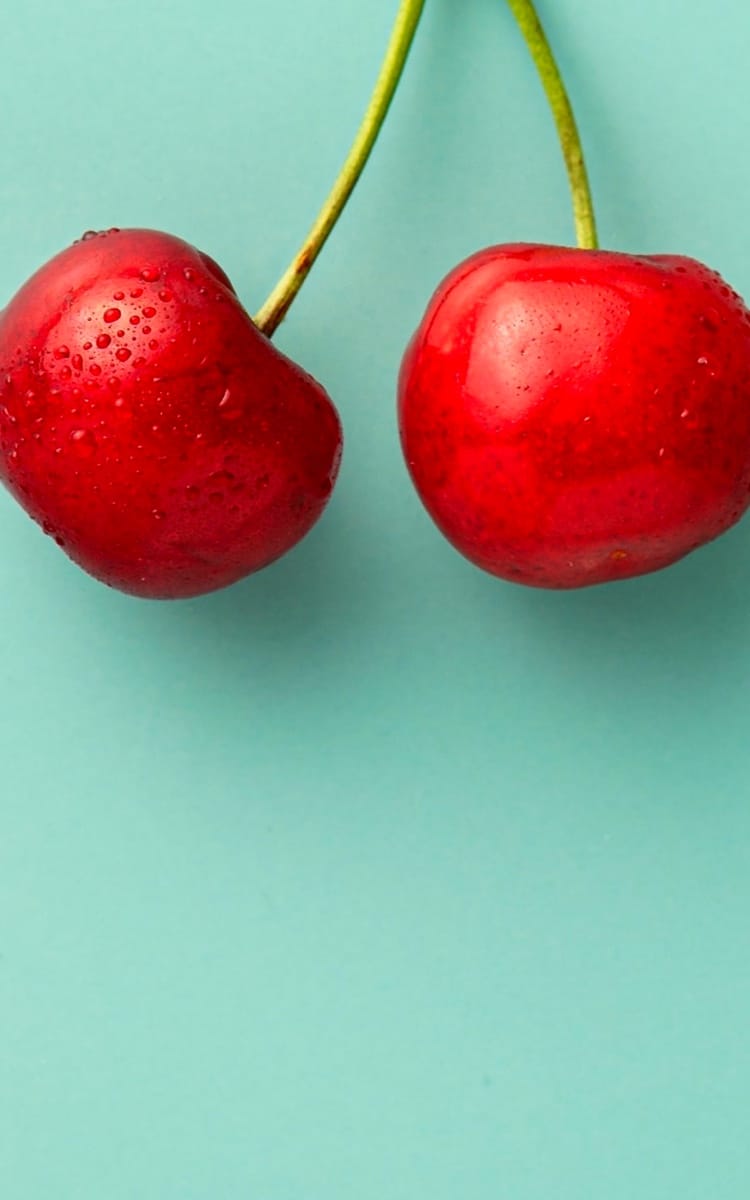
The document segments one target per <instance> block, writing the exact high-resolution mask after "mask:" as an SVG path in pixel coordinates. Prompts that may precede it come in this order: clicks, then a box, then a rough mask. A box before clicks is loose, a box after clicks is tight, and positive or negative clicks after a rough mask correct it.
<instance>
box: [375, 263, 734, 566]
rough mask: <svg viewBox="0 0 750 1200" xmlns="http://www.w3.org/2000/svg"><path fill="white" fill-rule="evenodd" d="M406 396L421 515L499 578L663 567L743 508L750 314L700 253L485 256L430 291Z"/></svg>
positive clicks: (406, 377) (409, 362)
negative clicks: (687, 255)
mask: <svg viewBox="0 0 750 1200" xmlns="http://www.w3.org/2000/svg"><path fill="white" fill-rule="evenodd" d="M399 391H400V395H399V409H400V426H401V439H402V445H403V449H404V454H405V456H406V461H407V463H408V466H409V470H410V472H411V475H412V478H413V480H414V483H415V485H416V488H417V491H418V492H419V495H420V497H421V498H422V501H423V502H424V505H425V507H426V508H427V510H428V512H429V513H430V514H431V516H432V517H433V519H434V520H435V522H436V523H437V525H438V526H439V527H440V529H441V530H442V531H443V533H444V534H445V535H446V537H447V538H448V539H449V540H450V541H451V542H452V543H453V545H454V546H455V547H456V548H457V549H458V550H460V551H461V552H462V553H463V554H465V555H466V557H467V558H469V559H471V561H472V562H474V563H476V564H477V565H478V566H480V567H483V568H484V569H485V570H486V571H490V572H491V573H492V574H495V575H500V576H502V577H503V578H505V579H511V580H515V581H516V582H519V583H526V584H533V585H536V586H539V587H552V588H570V587H581V586H583V585H586V584H593V583H603V582H606V581H608V580H613V579H622V578H624V577H626V576H630V575H639V574H642V573H644V572H646V571H654V570H657V569H658V568H660V567H665V566H667V565H668V564H669V563H672V562H674V561H675V560H676V559H678V558H681V557H682V556H683V555H684V554H687V553H689V552H690V551H691V550H694V549H695V548H696V547H698V546H701V545H703V544H704V543H705V542H708V541H710V540H711V539H712V538H715V537H717V536H718V535H719V534H720V533H723V532H724V531H725V530H726V529H728V528H729V527H730V526H731V525H733V524H734V522H735V521H737V520H738V518H739V517H740V516H741V515H742V513H743V512H744V511H745V509H746V508H747V507H748V503H750V313H748V310H747V309H746V308H745V306H744V304H743V303H742V301H741V300H740V298H739V296H737V294H736V293H735V292H733V291H731V289H730V288H729V287H728V286H727V285H726V284H725V283H724V281H723V280H722V279H721V277H720V276H719V275H717V274H716V272H715V271H711V270H709V268H708V267H705V266H703V265H701V263H698V262H696V261H694V260H693V259H689V258H678V257H673V256H653V257H636V256H630V255H626V254H616V253H610V252H605V251H595V250H591V251H589V250H576V249H565V248H560V247H554V246H534V245H506V246H495V247H492V248H490V249H488V250H484V251H482V252H481V253H479V254H476V255H474V256H473V257H472V258H469V259H468V260H467V261H466V262H464V263H463V264H462V265H461V266H459V267H457V268H456V270H454V271H453V272H452V273H451V274H450V275H448V277H447V278H446V279H445V280H444V281H443V283H442V284H441V285H440V287H439V288H438V289H437V291H436V293H435V295H434V296H433V298H432V300H431V301H430V304H429V306H428V308H427V312H426V314H425V317H424V319H423V321H422V323H421V325H420V326H419V329H418V330H417V332H416V334H415V336H414V338H413V339H412V342H411V344H410V346H409V348H408V350H407V352H406V355H405V358H404V361H403V365H402V369H401V377H400V389H399Z"/></svg>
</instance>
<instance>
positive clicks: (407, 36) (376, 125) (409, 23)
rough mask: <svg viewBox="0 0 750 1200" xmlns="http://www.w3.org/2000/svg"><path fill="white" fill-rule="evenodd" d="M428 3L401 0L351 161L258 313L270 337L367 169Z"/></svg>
mask: <svg viewBox="0 0 750 1200" xmlns="http://www.w3.org/2000/svg"><path fill="white" fill-rule="evenodd" d="M424 3H425V0H401V6H400V8H399V10H398V15H397V16H396V21H395V24H394V26H393V32H392V33H391V38H390V41H389V43H388V49H387V50H386V53H385V58H384V59H383V65H382V67H381V68H380V74H379V75H378V79H377V82H376V84H375V89H374V91H373V93H372V96H371V98H370V103H369V104H368V106H367V111H366V113H365V115H364V118H363V120H362V124H361V125H360V127H359V130H358V131H357V136H356V137H355V139H354V142H353V143H352V148H351V150H350V151H349V154H348V155H347V158H346V161H345V163H344V165H343V167H342V168H341V171H340V173H339V175H338V178H337V179H336V182H335V183H334V185H333V188H332V189H331V191H330V193H329V195H328V198H327V199H326V201H325V203H324V205H323V207H322V208H321V210H320V212H319V214H318V216H317V218H316V220H315V223H314V225H313V226H312V228H311V230H310V232H309V233H308V235H307V237H306V239H305V241H304V243H303V245H302V247H301V249H300V251H299V253H298V254H297V255H296V256H295V257H294V259H293V260H292V262H291V263H290V264H289V266H288V267H287V269H286V271H285V272H284V274H283V275H282V277H281V279H280V280H279V282H278V283H277V284H276V287H275V288H274V289H273V291H272V292H271V295H270V296H269V297H268V299H267V300H266V302H265V304H264V305H263V307H262V308H261V309H259V311H258V312H257V314H256V316H255V317H254V321H255V324H256V325H257V327H258V329H259V330H260V331H261V333H264V334H265V335H266V337H272V336H273V334H274V332H275V331H276V329H278V327H279V325H280V324H281V322H282V321H283V320H284V317H285V316H286V314H287V312H288V311H289V308H290V306H291V304H292V301H293V300H294V298H295V296H296V295H297V293H298V291H299V290H300V288H301V287H302V284H303V283H304V282H305V280H306V278H307V276H308V275H309V273H310V270H311V268H312V266H313V263H314V262H315V260H316V258H317V257H318V255H319V254H320V252H321V250H322V249H323V246H324V245H325V243H326V241H327V239H328V236H329V234H330V233H331V231H332V229H333V227H334V225H335V224H336V222H337V221H338V219H339V217H340V216H341V213H342V212H343V210H344V206H345V205H346V202H347V200H348V199H349V197H350V196H351V194H352V192H353V190H354V186H355V184H356V183H357V180H358V179H359V177H360V175H361V174H362V171H363V170H364V167H365V164H366V162H367V160H368V158H369V157H370V151H371V150H372V148H373V146H374V145H375V142H376V139H377V136H378V134H379V133H380V129H381V127H382V125H383V122H384V120H385V117H386V114H387V112H388V109H389V107H390V104H391V100H392V99H393V96H394V93H395V91H396V88H397V86H398V82H399V80H400V78H401V74H402V72H403V69H404V66H405V64H406V59H407V57H408V54H409V50H410V48H411V44H412V41H413V39H414V34H415V33H416V31H417V25H418V24H419V18H420V17H421V15H422V9H423V8H424Z"/></svg>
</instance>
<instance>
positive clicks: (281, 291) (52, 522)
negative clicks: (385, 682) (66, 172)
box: [0, 0, 424, 599]
mask: <svg viewBox="0 0 750 1200" xmlns="http://www.w3.org/2000/svg"><path fill="white" fill-rule="evenodd" d="M423 4H424V0H401V5H400V8H399V12H398V15H397V18H396V23H395V25H394V29H393V33H392V35H391V38H390V41H389V45H388V48H387V51H386V56H385V60H384V63H383V67H382V69H381V72H380V75H379V77H378V80H377V83H376V86H375V90H374V92H373V96H372V99H371V101H370V104H369V106H368V108H367V111H366V113H365V117H364V120H363V122H362V125H361V126H360V129H359V131H358V133H357V136H356V138H355V141H354V143H353V145H352V149H351V151H350V153H349V155H348V157H347V159H346V161H345V163H344V166H343V168H342V170H341V172H340V174H339V177H338V178H337V180H336V181H335V183H334V186H333V189H332V191H331V193H330V195H329V197H328V198H327V200H326V202H325V204H324V205H323V208H322V210H321V213H320V215H319V217H318V218H317V220H316V222H315V223H314V225H313V227H312V229H311V230H310V233H309V235H308V237H307V239H306V241H305V243H304V244H303V246H302V249H301V250H300V252H299V253H298V254H297V256H296V257H295V258H294V260H293V261H292V263H291V264H290V266H289V268H288V270H287V271H286V272H285V274H284V275H283V276H282V278H281V280H280V281H279V283H278V285H277V286H276V288H275V289H274V290H273V292H272V293H271V295H270V296H269V298H268V300H267V301H266V303H265V304H264V305H263V307H262V308H261V310H260V311H259V313H258V314H257V316H256V317H255V319H254V320H253V319H251V318H250V316H248V314H247V313H246V311H245V310H244V308H243V307H242V305H241V304H240V302H239V300H238V298H237V296H236V294H235V291H234V288H233V287H232V284H231V283H230V281H229V279H228V278H227V276H226V275H225V273H224V272H223V270H222V269H221V268H220V267H219V266H218V265H217V264H216V263H215V262H214V261H213V259H211V258H209V257H208V255H206V254H202V253H200V252H199V251H198V250H196V249H195V248H194V247H193V246H190V245H188V243H187V242H184V241H182V240H180V239H179V238H176V237H173V236H171V235H170V234H167V233H159V232H155V231H153V230H145V229H127V230H118V229H111V230H109V231H108V232H106V233H99V234H97V233H87V234H85V235H84V237H83V238H82V239H81V240H80V241H79V242H77V243H75V244H74V245H73V246H71V247H69V248H68V249H67V250H64V251H63V252H62V253H61V254H58V255H57V256H56V257H55V258H53V259H51V261H50V262H48V263H47V264H46V265H45V266H43V267H42V268H41V269H40V270H38V271H37V272H36V274H34V275H33V276H32V277H31V279H29V280H28V282H27V283H26V284H24V286H23V287H22V288H21V289H20V291H19V292H18V293H17V295H16V296H15V297H14V298H13V299H12V300H11V301H10V303H9V304H8V306H7V307H6V308H5V309H4V310H3V311H2V312H0V480H2V482H3V483H5V484H6V486H7V487H8V488H9V490H10V491H11V492H12V494H13V495H14V496H15V497H16V498H17V499H18V500H19V501H20V503H21V504H22V505H23V507H24V508H25V509H26V511H27V512H28V513H29V514H30V515H31V516H32V517H33V518H34V519H35V520H36V521H37V522H38V523H39V524H40V525H41V526H42V528H43V529H44V530H45V532H47V533H48V534H50V535H51V536H53V537H54V538H55V540H56V541H57V543H58V544H59V545H60V546H61V547H62V548H63V549H64V550H65V551H66V552H67V553H68V554H69V555H70V557H71V558H72V559H73V560H74V561H75V562H77V563H79V564H80V565H81V566H82V567H84V568H85V569H86V570H87V571H89V572H90V573H91V574H92V575H95V576H96V577H97V578H98V579H101V580H102V581H103V582H104V583H107V584H109V585H111V586H112V587H116V588H120V589H121V590H123V591H125V592H130V593H133V594H134V595H138V596H144V597H152V598H170V599H171V598H177V597H186V596H195V595H199V594H201V593H203V592H208V591H212V590H214V589H215V588H220V587H224V586H225V585H227V584H230V583H233V582H234V581H235V580H238V579H240V578H242V577H243V576H244V575H247V574H249V573H250V572H252V571H256V570H258V569H259V568H261V567H264V566H266V565H267V564H268V563H270V562H272V561H273V560H274V559H276V558H278V557H279V556H280V555H282V554H284V553H285V552H286V551H287V550H289V549H290V548H291V547H292V546H294V545H295V544H296V543H297V542H298V541H299V540H300V538H302V537H304V535H305V534H306V533H307V532H308V530H309V529H310V528H311V527H312V525H314V523H315V522H316V521H317V519H318V518H319V516H320V515H321V513H322V512H323V509H324V508H325V506H326V503H327V501H328V498H329V496H330V493H331V489H332V487H333V484H334V482H335V479H336V474H337V471H338V466H339V460H340V457H341V441H342V438H341V425H340V422H339V418H338V415H337V413H336V410H335V408H334V406H333V404H332V403H331V401H330V399H329V397H328V396H327V395H326V393H325V391H324V390H323V388H322V387H321V386H320V385H319V384H318V383H316V382H315V380H314V379H312V378H311V377H310V376H309V375H308V374H307V373H306V372H305V371H303V370H302V368H301V367H299V366H297V365H296V364H295V363H293V362H291V361H290V359H288V358H287V357H286V356H285V355H283V354H282V353H281V352H280V351H279V350H277V349H276V348H275V347H274V346H273V344H272V343H271V341H270V338H271V336H272V334H273V333H274V331H275V330H276V328H277V327H278V325H279V323H280V322H281V321H282V320H283V318H284V316H285V314H286V313H287V311H288V309H289V306H290V304H291V303H292V301H293V299H294V297H295V296H296V294H297V292H298V291H299V288H300V286H301V284H302V283H303V281H304V280H305V278H306V277H307V275H308V273H309V271H310V269H311V267H312V265H313V263H314V262H315V259H316V258H317V256H318V254H319V253H320V250H321V249H322V247H323V245H324V243H325V241H326V239H327V238H328V236H329V234H330V232H331V230H332V229H333V227H334V225H335V223H336V220H337V218H338V216H339V215H340V213H341V211H342V209H343V207H344V205H345V203H346V201H347V199H348V197H349V195H350V194H351V192H352V189H353V188H354V186H355V184H356V182H357V180H358V178H359V177H360V174H361V172H362V169H363V167H364V165H365V163H366V161H367V159H368V157H369V154H370V151H371V150H372V147H373V145H374V143H375V140H376V137H377V135H378V132H379V130H380V128H381V126H382V124H383V121H384V119H385V116H386V113H387V111H388V108H389V105H390V102H391V100H392V98H393V95H394V92H395V90H396V86H397V84H398V81H399V79H400V76H401V73H402V70H403V67H404V64H405V61H406V58H407V55H408V52H409V48H410V46H411V42H412V39H413V37H414V34H415V32H416V28H417V25H418V22H419V18H420V15H421V11H422V7H423Z"/></svg>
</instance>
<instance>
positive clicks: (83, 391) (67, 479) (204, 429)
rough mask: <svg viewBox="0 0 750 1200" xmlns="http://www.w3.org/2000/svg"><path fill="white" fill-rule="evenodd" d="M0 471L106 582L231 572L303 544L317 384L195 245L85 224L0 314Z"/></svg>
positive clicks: (172, 593)
mask: <svg viewBox="0 0 750 1200" xmlns="http://www.w3.org/2000/svg"><path fill="white" fill-rule="evenodd" d="M0 452H1V453H0V475H1V476H2V479H3V482H4V483H5V484H6V485H7V487H8V488H9V489H10V490H11V492H12V493H13V494H14V495H15V496H16V498H17V499H18V500H19V501H20V502H21V504H22V505H23V506H24V508H25V509H26V510H27V512H29V513H30V515H31V516H32V517H34V519H35V520H37V521H38V522H39V523H40V524H41V525H42V527H43V528H44V529H45V530H46V532H48V533H49V534H51V535H52V536H53V537H55V539H56V540H57V541H58V544H59V545H61V546H63V547H64V549H65V550H66V551H67V553H68V554H69V555H70V557H71V558H73V559H74V560H75V561H76V562H77V563H79V564H80V565H81V566H82V567H84V568H85V569H86V570H87V571H89V572H91V574H92V575H95V576H97V578H99V579H101V580H102V581H103V582H105V583H108V584H110V585H112V586H113V587H117V588H121V589H122V590H123V591H126V592H132V593H134V594H136V595H140V596H149V597H170V598H171V597H181V596H191V595H196V594H198V593H201V592H206V591H210V590H212V589H214V588H219V587H223V586H224V585H226V584H229V583H233V582H234V581H235V580H237V579H240V578H241V577H242V576H243V575H247V574H248V573H249V572H251V571H255V570H257V569H258V568H259V567H263V566H265V565H266V564H267V563H269V562H271V561H272V560H273V559H275V558H278V556H279V555H281V554H283V553H284V552H285V551H286V550H288V549H289V548H290V547H291V546H293V545H294V544H295V543H296V542H298V541H299V539H300V538H301V537H303V536H304V534H305V533H307V531H308V530H309V529H310V527H311V526H312V525H313V524H314V522H315V521H316V520H317V519H318V517H319V516H320V514H321V513H322V511H323V509H324V507H325V504H326V502H327V500H328V497H329V495H330V492H331V488H332V486H333V482H334V480H335V478H336V472H337V470H338V464H339V459H340V455H341V427H340V424H339V419H338V416H337V414H336V410H335V409H334V407H333V405H332V403H331V401H330V400H329V399H328V397H327V395H326V393H325V392H324V391H323V389H322V388H321V387H320V385H319V384H317V383H316V382H315V381H314V380H313V379H311V378H310V376H309V375H307V374H305V372H304V371H302V370H301V368H300V367H298V366H296V365H295V364H294V363H292V362H290V360H289V359H287V358H286V357H285V356H284V355H283V354H281V353H280V352H279V351H278V350H277V349H276V348H275V347H274V346H273V344H272V343H271V342H270V341H269V339H268V338H267V337H265V336H264V335H263V334H262V333H261V332H260V331H259V330H258V329H257V328H256V326H255V325H254V324H253V322H252V321H251V319H250V317H249V316H248V315H247V313H246V312H245V311H244V309H243V308H242V306H241V305H240V303H239V301H238V299H237V297H236V295H235V293H234V289H233V288H232V286H231V284H230V283H229V280H228V279H227V277H226V275H225V274H224V273H223V271H221V269H220V268H219V267H217V265H216V264H215V263H214V262H212V260H211V259H209V258H208V257H207V256H205V255H202V254H200V253H199V252H198V251H197V250H195V249H194V248H193V247H192V246H189V245H188V244H187V243H185V242H183V241H180V239H179V238H176V237H172V236H170V235H169V234H165V233H157V232H153V231H150V230H140V229H131V230H122V231H120V230H112V231H110V232H109V233H106V234H99V235H95V236H91V235H87V236H86V237H84V238H83V239H82V240H81V241H79V242H78V243H76V244H75V245H73V246H71V247H70V248H69V249H67V250H64V251H63V252H62V253H61V254H58V255H57V256H56V257H55V258H53V259H52V260H51V261H50V262H48V263H47V264H46V266H44V267H42V268H41V269H40V270H39V271H37V273H36V274H35V275H33V276H32V278H31V279H30V280H29V281H28V282H27V283H26V284H25V285H24V286H23V287H22V288H21V290H20V291H19V292H18V294H17V295H16V296H15V297H14V299H13V300H12V301H11V302H10V304H9V305H8V307H7V308H6V309H5V310H4V311H3V312H2V314H0Z"/></svg>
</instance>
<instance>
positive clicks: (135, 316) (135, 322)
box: [130, 313, 141, 325]
mask: <svg viewBox="0 0 750 1200" xmlns="http://www.w3.org/2000/svg"><path fill="white" fill-rule="evenodd" d="M140 323H141V318H140V317H139V316H138V313H133V315H132V317H131V318H130V324H131V325H140Z"/></svg>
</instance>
